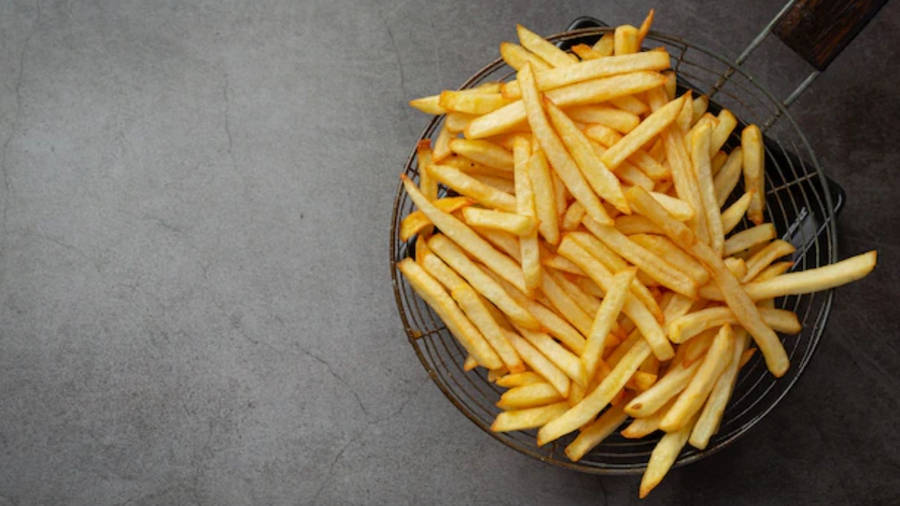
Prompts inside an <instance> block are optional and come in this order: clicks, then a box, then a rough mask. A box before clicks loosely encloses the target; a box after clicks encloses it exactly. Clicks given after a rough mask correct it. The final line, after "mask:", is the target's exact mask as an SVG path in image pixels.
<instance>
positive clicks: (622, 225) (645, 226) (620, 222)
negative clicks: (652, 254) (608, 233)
mask: <svg viewBox="0 0 900 506" xmlns="http://www.w3.org/2000/svg"><path fill="white" fill-rule="evenodd" d="M615 226H616V228H617V229H619V232H622V233H623V234H625V235H629V236H630V235H634V234H657V235H662V234H663V231H662V229H661V228H659V227H658V226H656V224H655V223H653V222H652V221H650V220H648V219H647V218H646V217H644V216H640V215H637V214H632V215H631V216H618V217H616V225H615Z"/></svg>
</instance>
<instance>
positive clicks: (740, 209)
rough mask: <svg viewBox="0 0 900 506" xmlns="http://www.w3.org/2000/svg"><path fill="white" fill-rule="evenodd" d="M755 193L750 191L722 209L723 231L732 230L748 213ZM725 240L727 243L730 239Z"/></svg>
mask: <svg viewBox="0 0 900 506" xmlns="http://www.w3.org/2000/svg"><path fill="white" fill-rule="evenodd" d="M753 193H754V192H752V191H750V192H747V193H745V194H743V195H741V198H739V199H737V200H735V201H734V204H731V206H729V207H728V209H726V210H724V211H722V232H723V233H725V234H727V233H729V232H731V231H732V230H733V229H734V227H736V226H737V224H738V223H740V222H741V218H743V217H744V213H746V212H747V209H748V208H749V207H750V200H751V199H752V198H753ZM725 242H726V243H727V242H728V241H727V240H726V241H725ZM723 251H724V250H723Z"/></svg>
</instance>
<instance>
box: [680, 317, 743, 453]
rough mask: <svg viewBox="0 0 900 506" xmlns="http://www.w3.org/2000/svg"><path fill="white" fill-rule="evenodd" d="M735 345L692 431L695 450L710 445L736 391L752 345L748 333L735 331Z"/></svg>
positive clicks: (691, 440) (739, 329) (691, 439)
mask: <svg viewBox="0 0 900 506" xmlns="http://www.w3.org/2000/svg"><path fill="white" fill-rule="evenodd" d="M734 333H735V345H734V347H733V348H732V353H731V359H730V361H729V362H728V366H727V367H726V368H725V371H723V372H722V374H721V375H720V376H719V377H718V379H716V383H715V385H714V386H713V388H712V391H711V392H710V393H709V399H707V401H706V404H705V405H704V407H703V411H701V412H700V417H699V418H698V419H697V423H696V424H695V425H694V428H693V430H692V431H691V438H690V439H689V440H688V441H689V442H690V443H691V446H693V447H694V448H697V449H700V450H703V449H705V448H706V445H707V444H708V443H709V438H711V437H712V435H713V434H715V432H716V429H717V428H718V426H719V422H720V421H721V420H722V413H724V412H725V406H726V405H727V404H728V399H729V398H731V392H732V391H733V390H734V384H735V382H736V380H737V373H738V369H740V363H741V356H742V355H743V353H744V351H745V350H746V348H747V345H748V344H749V343H750V339H749V338H748V337H747V332H746V331H744V329H741V328H738V329H736V330H735V332H734Z"/></svg>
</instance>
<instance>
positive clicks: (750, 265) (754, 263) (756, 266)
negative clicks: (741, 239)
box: [741, 239, 797, 283]
mask: <svg viewBox="0 0 900 506" xmlns="http://www.w3.org/2000/svg"><path fill="white" fill-rule="evenodd" d="M795 251H797V248H795V247H794V246H793V245H792V244H791V243H789V242H787V241H782V240H781V239H778V240H775V241H772V242H770V243H769V244H768V245H766V247H765V248H763V249H761V250H760V251H759V252H757V253H756V254H755V255H753V256H752V257H750V259H749V260H747V273H746V274H744V277H743V278H742V279H741V282H742V283H746V282H748V281H750V280H751V279H753V278H755V277H756V275H757V274H759V273H760V272H762V270H763V269H765V268H766V267H768V266H769V264H771V263H772V262H774V261H775V259H777V258H781V257H783V256H785V255H790V254H792V253H793V252H795Z"/></svg>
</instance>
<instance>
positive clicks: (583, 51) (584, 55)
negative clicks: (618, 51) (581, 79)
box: [569, 44, 603, 61]
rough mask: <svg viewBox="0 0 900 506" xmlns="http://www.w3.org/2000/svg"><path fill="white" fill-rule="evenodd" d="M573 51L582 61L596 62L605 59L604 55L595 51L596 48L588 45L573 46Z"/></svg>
mask: <svg viewBox="0 0 900 506" xmlns="http://www.w3.org/2000/svg"><path fill="white" fill-rule="evenodd" d="M569 49H571V51H572V52H573V53H575V54H576V55H578V57H579V58H581V60H582V61H584V60H596V59H598V58H603V54H602V53H600V52H599V51H594V48H592V47H591V46H589V45H587V44H575V45H574V46H572V47H571V48H569Z"/></svg>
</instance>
